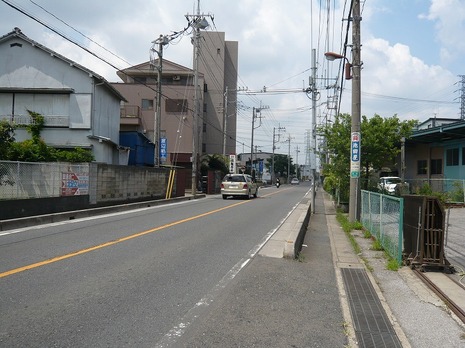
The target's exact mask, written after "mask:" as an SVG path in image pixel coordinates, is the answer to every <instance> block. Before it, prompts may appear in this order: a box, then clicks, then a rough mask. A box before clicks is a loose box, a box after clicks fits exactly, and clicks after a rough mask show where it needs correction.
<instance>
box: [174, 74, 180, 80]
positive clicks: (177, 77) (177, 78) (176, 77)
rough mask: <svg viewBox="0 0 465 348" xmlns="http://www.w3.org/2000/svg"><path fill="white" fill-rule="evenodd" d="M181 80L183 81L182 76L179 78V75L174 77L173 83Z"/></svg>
mask: <svg viewBox="0 0 465 348" xmlns="http://www.w3.org/2000/svg"><path fill="white" fill-rule="evenodd" d="M179 80H181V76H179V75H174V76H173V81H179Z"/></svg>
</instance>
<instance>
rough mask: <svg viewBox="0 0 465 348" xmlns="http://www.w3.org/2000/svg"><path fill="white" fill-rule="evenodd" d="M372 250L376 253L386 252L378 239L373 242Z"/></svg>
mask: <svg viewBox="0 0 465 348" xmlns="http://www.w3.org/2000/svg"><path fill="white" fill-rule="evenodd" d="M371 248H372V249H373V250H376V251H383V250H384V248H383V245H382V244H381V242H380V241H379V240H378V239H375V240H374V241H373V245H372V247H371Z"/></svg>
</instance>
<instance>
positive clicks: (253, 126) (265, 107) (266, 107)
mask: <svg viewBox="0 0 465 348" xmlns="http://www.w3.org/2000/svg"><path fill="white" fill-rule="evenodd" d="M268 108H269V107H268V106H261V103H260V107H259V108H256V107H253V108H252V137H251V140H250V175H252V178H254V179H255V171H254V168H253V133H254V130H255V118H257V117H258V116H257V113H259V114H260V124H259V125H258V127H260V126H261V125H262V121H261V118H262V116H261V111H262V110H263V109H268ZM258 127H257V128H258Z"/></svg>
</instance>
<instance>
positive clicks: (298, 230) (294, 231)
mask: <svg viewBox="0 0 465 348" xmlns="http://www.w3.org/2000/svg"><path fill="white" fill-rule="evenodd" d="M311 192H312V191H309V192H307V194H306V195H305V197H304V199H302V201H301V202H300V203H299V204H298V205H297V206H296V207H295V209H294V210H293V211H292V212H291V214H290V215H289V216H288V217H287V218H286V220H285V221H284V222H283V223H282V224H281V226H280V227H279V228H278V229H277V230H276V232H275V233H274V234H273V236H272V237H271V238H270V240H268V242H267V243H266V244H265V245H264V246H263V248H262V249H261V250H260V252H259V255H262V256H267V257H274V258H283V257H284V258H289V259H295V258H296V257H297V255H298V254H299V252H300V249H301V248H302V243H303V241H304V238H305V233H306V232H307V227H308V224H309V221H310V215H311V199H310V195H311Z"/></svg>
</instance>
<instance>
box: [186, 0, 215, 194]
mask: <svg viewBox="0 0 465 348" xmlns="http://www.w3.org/2000/svg"><path fill="white" fill-rule="evenodd" d="M208 16H209V17H210V18H211V16H210V15H208ZM186 19H187V20H188V21H189V25H190V26H192V28H193V29H194V40H193V43H194V64H193V70H194V113H193V118H192V120H193V122H192V123H193V126H192V195H193V196H195V195H196V191H197V167H198V161H199V159H198V153H199V139H200V135H201V134H202V133H201V129H200V127H199V119H200V100H199V99H200V98H199V95H200V93H199V69H198V67H199V55H200V30H201V29H206V28H207V27H208V26H209V24H208V21H207V20H206V19H205V15H203V14H200V0H197V14H196V15H186Z"/></svg>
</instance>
